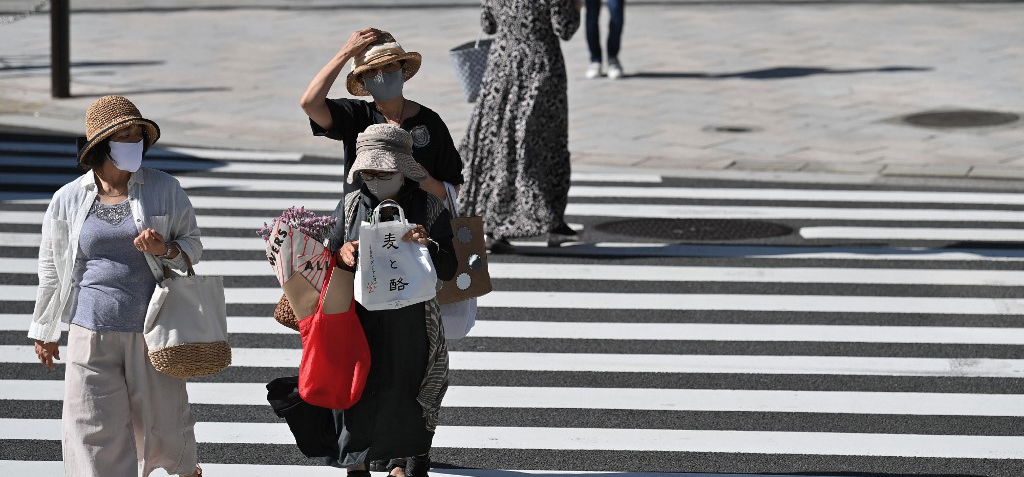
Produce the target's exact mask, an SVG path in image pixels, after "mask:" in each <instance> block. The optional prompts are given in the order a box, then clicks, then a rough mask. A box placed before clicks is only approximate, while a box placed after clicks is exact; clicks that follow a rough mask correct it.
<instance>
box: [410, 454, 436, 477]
mask: <svg viewBox="0 0 1024 477" xmlns="http://www.w3.org/2000/svg"><path fill="white" fill-rule="evenodd" d="M429 471H430V454H424V455H417V456H413V457H410V458H409V459H408V462H407V463H406V468H405V477H429V475H428V474H427V472H429Z"/></svg>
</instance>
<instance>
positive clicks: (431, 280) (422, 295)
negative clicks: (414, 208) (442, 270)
mask: <svg viewBox="0 0 1024 477" xmlns="http://www.w3.org/2000/svg"><path fill="white" fill-rule="evenodd" d="M387 207H394V208H396V209H398V220H395V221H391V222H381V221H380V211H381V208H387ZM412 228H413V225H411V224H409V222H407V221H406V219H405V211H404V210H402V207H401V206H399V205H398V203H396V202H394V201H384V202H381V204H380V205H378V206H377V207H376V208H375V209H373V215H372V221H371V222H368V223H362V224H360V226H359V263H358V265H357V267H356V276H355V285H356V287H355V298H356V301H357V302H359V304H361V305H363V307H364V308H366V309H367V310H394V309H398V308H402V307H405V306H409V305H412V304H415V303H421V302H424V301H427V300H429V299H431V298H434V297H435V296H436V295H437V291H436V290H437V288H436V286H437V273H436V272H435V271H434V263H433V262H432V261H431V260H430V252H429V251H428V250H427V247H426V246H425V245H420V244H419V243H416V242H414V241H406V240H402V237H404V236H405V234H406V232H408V231H409V230H412Z"/></svg>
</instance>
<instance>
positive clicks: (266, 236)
mask: <svg viewBox="0 0 1024 477" xmlns="http://www.w3.org/2000/svg"><path fill="white" fill-rule="evenodd" d="M277 222H282V223H284V224H287V225H290V226H292V227H295V228H298V229H299V230H300V231H301V232H302V233H304V234H306V235H308V236H309V237H310V238H312V239H313V240H316V241H317V242H320V243H324V242H326V241H327V239H328V238H329V237H330V236H331V230H333V229H334V224H335V223H337V222H338V219H337V218H335V217H332V216H330V215H317V214H316V212H313V211H312V210H306V208H305V207H295V206H292V207H289V208H288V209H287V210H285V211H284V212H282V213H281V216H280V217H278V218H277V219H275V220H274V223H272V224H268V223H266V222H263V226H262V227H260V228H259V229H257V230H256V233H257V234H258V235H259V236H260V237H263V240H264V241H270V236H271V235H272V234H273V231H274V228H275V226H276V224H277Z"/></svg>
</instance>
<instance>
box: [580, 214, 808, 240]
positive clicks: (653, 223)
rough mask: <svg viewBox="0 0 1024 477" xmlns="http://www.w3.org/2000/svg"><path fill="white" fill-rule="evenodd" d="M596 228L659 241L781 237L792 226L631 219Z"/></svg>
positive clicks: (753, 222) (741, 222)
mask: <svg viewBox="0 0 1024 477" xmlns="http://www.w3.org/2000/svg"><path fill="white" fill-rule="evenodd" d="M596 228H597V230H600V231H602V232H608V233H613V234H620V235H631V236H635V237H645V238H655V239H662V240H743V239H754V238H768V237H780V236H783V235H789V234H790V233H792V232H793V229H791V228H789V227H786V226H785V225H781V224H776V223H772V222H761V221H757V220H732V219H630V220H617V221H614V222H605V223H603V224H599V225H598V226H597V227H596Z"/></svg>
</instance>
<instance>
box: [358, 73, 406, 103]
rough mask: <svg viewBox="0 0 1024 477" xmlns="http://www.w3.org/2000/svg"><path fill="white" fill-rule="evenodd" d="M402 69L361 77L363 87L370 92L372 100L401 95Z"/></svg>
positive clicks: (384, 99)
mask: <svg viewBox="0 0 1024 477" xmlns="http://www.w3.org/2000/svg"><path fill="white" fill-rule="evenodd" d="M404 84H405V79H404V78H402V70H398V71H392V72H391V73H379V74H378V75H377V76H373V77H370V78H363V87H364V88H366V90H367V91H369V92H370V95H371V96H373V99H374V101H389V100H392V99H395V98H397V97H399V96H401V95H402V85H404Z"/></svg>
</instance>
